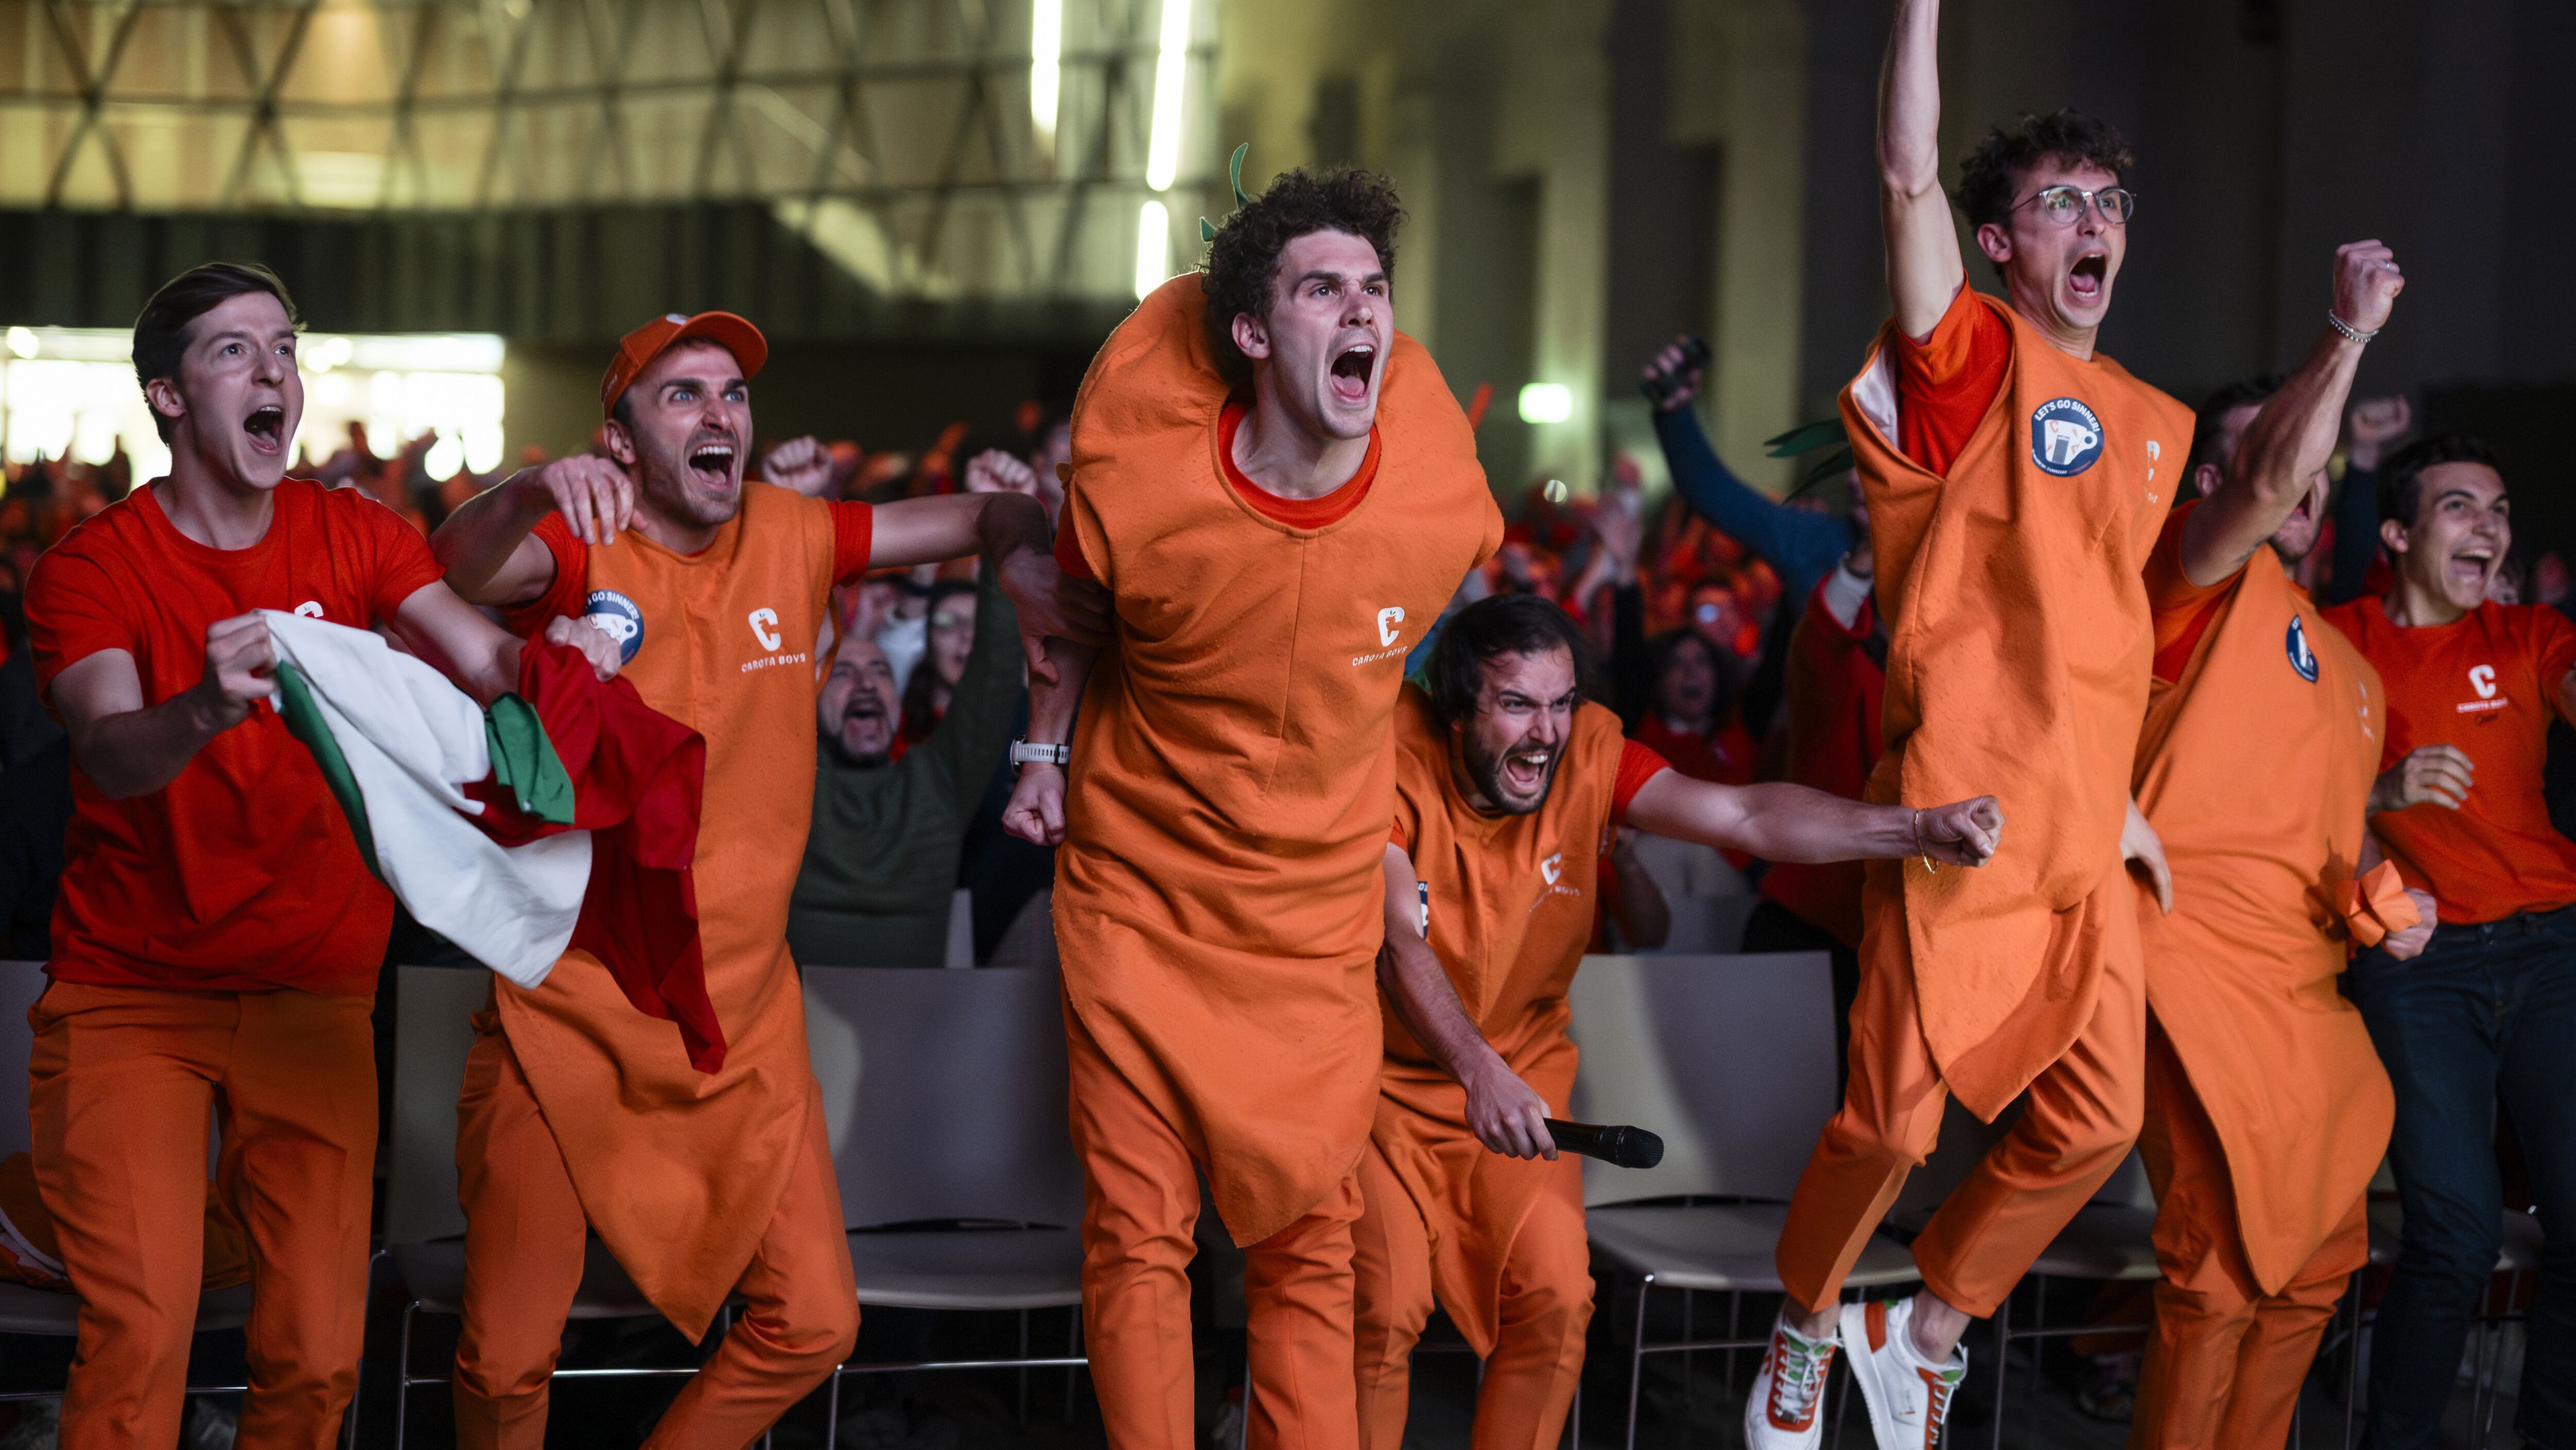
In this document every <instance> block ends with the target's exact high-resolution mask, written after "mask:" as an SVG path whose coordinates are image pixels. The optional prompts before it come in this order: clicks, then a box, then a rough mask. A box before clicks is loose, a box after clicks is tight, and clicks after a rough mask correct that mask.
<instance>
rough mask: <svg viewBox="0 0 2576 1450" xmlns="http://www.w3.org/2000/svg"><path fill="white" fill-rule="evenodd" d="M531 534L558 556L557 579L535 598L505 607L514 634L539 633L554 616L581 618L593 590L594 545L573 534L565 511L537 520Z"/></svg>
mask: <svg viewBox="0 0 2576 1450" xmlns="http://www.w3.org/2000/svg"><path fill="white" fill-rule="evenodd" d="M528 537H529V538H532V539H534V540H536V541H537V542H538V543H540V544H543V545H545V546H546V552H547V553H549V554H552V555H554V556H555V581H554V582H553V583H552V584H549V585H547V586H546V592H545V593H543V594H541V595H539V596H537V597H536V598H535V599H532V600H530V601H528V602H527V603H525V604H514V605H509V606H506V607H504V608H503V609H502V611H501V623H502V624H503V625H505V626H507V627H508V628H509V630H510V632H511V633H513V634H522V635H534V634H536V633H537V632H538V631H540V630H542V629H544V628H545V627H546V621H547V620H550V619H555V618H559V617H567V616H568V617H572V618H579V617H580V615H581V612H582V605H583V603H584V601H585V600H586V599H587V597H588V596H589V593H590V545H588V544H585V543H583V542H582V541H581V540H579V539H577V538H574V537H573V532H572V526H571V525H570V524H567V523H565V522H564V519H563V515H562V514H559V513H550V514H548V515H546V516H545V517H544V518H542V519H539V520H537V526H536V527H535V528H533V529H530V530H529V531H528Z"/></svg>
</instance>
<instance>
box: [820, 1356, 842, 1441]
mask: <svg viewBox="0 0 2576 1450" xmlns="http://www.w3.org/2000/svg"><path fill="white" fill-rule="evenodd" d="M823 1416H824V1418H823V1450H840V1444H841V1366H839V1365H837V1364H836V1365H834V1366H832V1388H831V1392H830V1393H829V1395H828V1396H826V1397H825V1399H824V1401H823Z"/></svg>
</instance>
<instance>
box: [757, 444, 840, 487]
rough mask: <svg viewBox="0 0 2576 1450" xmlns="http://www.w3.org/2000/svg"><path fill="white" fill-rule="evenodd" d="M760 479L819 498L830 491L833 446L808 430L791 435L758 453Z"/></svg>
mask: <svg viewBox="0 0 2576 1450" xmlns="http://www.w3.org/2000/svg"><path fill="white" fill-rule="evenodd" d="M760 481H761V482H763V483H766V484H770V485H773V486H775V487H778V488H783V489H786V490H787V491H789V492H790V493H801V494H803V495H805V496H806V497H807V498H822V497H824V496H825V495H827V494H829V493H830V492H831V491H832V450H831V449H829V448H826V447H824V446H823V443H822V440H820V439H818V438H816V437H814V436H813V435H812V434H810V433H809V434H807V435H805V436H804V437H802V438H790V439H788V440H787V441H786V442H784V443H781V444H779V445H778V446H777V447H775V448H772V449H770V450H769V451H768V452H767V453H764V454H762V455H760Z"/></svg>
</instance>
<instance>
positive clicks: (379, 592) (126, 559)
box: [27, 478, 441, 994]
mask: <svg viewBox="0 0 2576 1450" xmlns="http://www.w3.org/2000/svg"><path fill="white" fill-rule="evenodd" d="M158 489H159V485H157V484H156V485H154V486H152V487H147V488H138V489H136V490H135V491H134V492H133V493H132V494H130V495H128V496H127V497H126V498H124V499H122V500H120V501H119V502H116V503H113V504H110V505H108V506H107V507H106V508H105V509H103V510H101V511H100V512H99V513H98V515H97V516H96V517H93V518H91V519H89V520H88V521H86V522H84V523H82V524H81V525H80V526H79V527H78V528H75V529H73V530H72V531H71V533H69V534H68V535H66V536H65V537H64V539H63V541H62V542H61V543H59V544H56V545H55V546H54V547H53V548H52V549H51V550H49V551H47V553H46V554H45V556H44V557H43V558H41V559H39V560H37V561H36V567H35V569H34V571H33V572H32V573H31V575H30V577H29V579H28V581H27V633H28V637H29V639H30V641H31V642H32V644H33V647H34V650H35V667H36V683H37V685H38V687H39V688H40V689H41V690H43V691H44V692H45V694H46V698H47V700H48V701H49V702H50V700H51V697H52V690H53V681H54V677H55V676H56V675H58V674H60V673H62V671H63V670H64V668H65V667H67V666H69V665H72V664H75V663H77V662H78V661H80V660H83V659H86V658H88V657H89V656H90V655H93V654H96V653H98V652H99V651H101V650H111V649H115V650H124V651H125V652H126V653H128V654H130V655H132V656H133V657H134V670H135V674H136V676H137V677H138V678H139V679H140V680H141V681H142V685H143V700H144V703H145V704H146V705H158V704H160V703H162V702H163V701H165V700H168V699H170V698H171V697H172V696H174V695H178V694H182V693H184V692H186V691H187V690H189V689H192V688H194V687H195V686H196V684H197V683H198V681H200V680H201V679H203V678H204V677H205V673H206V627H207V626H208V625H211V624H213V623H215V622H216V621H218V620H224V619H230V618H232V617H233V616H235V615H238V614H244V613H247V612H249V611H251V610H254V609H277V610H285V611H288V612H291V613H296V614H303V615H307V616H310V617H313V618H318V619H327V620H329V621H331V622H332V623H334V624H345V625H350V626H353V627H355V628H359V629H364V628H367V627H369V626H372V625H375V624H378V623H381V622H383V621H387V620H390V619H392V618H393V616H394V612H395V611H396V610H397V609H399V608H401V607H402V603H403V601H404V600H406V599H408V598H410V597H411V596H412V594H413V593H414V592H416V591H418V590H419V589H421V588H423V587H425V586H427V585H430V584H434V583H436V582H437V581H438V578H439V574H440V572H441V571H440V569H439V567H438V561H437V560H436V559H434V558H432V557H430V552H429V545H428V544H427V543H426V542H425V541H424V540H423V539H422V538H421V536H420V534H419V533H418V532H417V531H416V530H414V529H413V528H412V527H411V526H410V525H408V524H406V523H404V522H403V520H402V517H401V515H399V514H396V513H395V512H394V511H393V510H391V509H388V508H386V507H385V506H384V505H382V504H380V503H377V502H375V501H374V500H373V499H370V498H368V497H367V496H366V495H364V494H362V493H360V492H358V491H357V490H356V489H337V490H334V489H326V488H324V487H322V485H320V484H318V483H310V482H306V481H304V480H302V479H292V478H290V479H288V480H286V481H285V482H283V483H281V484H279V485H278V486H277V491H276V493H275V495H274V497H275V500H276V504H275V508H276V512H275V514H274V516H273V517H272V518H271V520H270V523H269V527H268V536H267V537H266V538H263V539H261V540H260V541H259V542H258V543H257V544H254V545H252V546H251V547H249V548H247V549H215V548H209V547H208V546H206V545H204V544H200V543H198V542H196V541H195V540H193V539H190V538H189V537H187V536H186V535H185V534H182V533H180V532H179V530H178V528H177V527H176V526H175V525H173V524H172V523H171V522H170V520H169V517H168V516H167V515H165V514H164V513H162V512H161V505H160V501H159V498H158ZM72 801H73V814H72V823H71V828H70V830H69V831H68V832H67V833H66V835H65V839H64V843H63V849H64V857H65V862H66V864H65V866H64V869H63V879H62V892H61V895H60V896H59V897H58V898H57V899H56V901H55V904H54V942H53V959H52V960H51V961H49V962H48V963H46V970H47V971H49V972H50V973H52V974H53V975H54V976H55V977H57V978H59V979H61V980H63V981H68V982H87V983H91V984H94V985H99V986H112V987H168V988H178V989H185V990H193V991H227V992H244V991H261V990H266V989H270V988H277V987H293V988H297V989H299V990H303V991H308V992H334V993H346V994H357V993H363V992H370V991H373V990H374V989H375V984H376V968H377V966H378V964H379V963H380V962H381V961H382V960H383V958H384V951H385V939H386V936H387V934H388V933H389V932H390V931H391V930H392V927H393V908H394V902H393V894H392V893H391V892H389V891H387V890H386V889H385V887H384V886H383V884H382V883H380V882H378V881H377V880H376V878H375V877H374V876H373V875H372V874H371V873H369V872H368V870H367V867H366V864H365V863H364V862H363V861H361V860H360V859H359V857H358V847H357V842H356V840H355V839H354V838H353V837H351V835H350V834H349V826H348V821H347V819H346V818H345V817H344V816H342V815H341V813H340V807H339V805H338V803H337V802H335V801H333V800H332V798H331V793H330V791H329V789H328V788H327V787H326V786H324V784H323V783H322V773H321V771H320V769H319V768H318V767H316V766H315V765H314V763H313V756H312V753H311V752H310V751H308V750H306V749H305V748H304V746H303V745H302V744H301V743H299V742H298V741H297V740H295V738H294V737H292V736H290V735H288V734H287V733H286V726H285V723H284V722H283V721H281V720H280V719H279V718H278V717H277V715H276V713H275V712H274V711H272V710H270V709H268V708H267V707H266V706H260V707H258V708H257V709H255V710H254V711H253V712H252V714H251V717H250V718H249V719H247V720H245V721H243V722H242V723H241V724H239V725H236V726H234V727H233V728H232V729H230V730H227V731H225V732H224V733H223V734H221V735H218V736H216V737H215V738H214V739H213V740H211V741H209V742H207V744H206V746H205V748H203V749H201V750H199V751H198V752H197V753H196V755H195V757H194V758H192V759H191V760H190V761H189V762H188V764H187V766H186V767H185V768H184V769H182V770H181V771H180V772H179V775H178V778H177V779H175V780H173V781H171V782H170V784H169V785H167V786H165V787H163V788H162V789H160V790H158V791H155V792H153V793H152V794H150V795H144V796H136V797H133V798H131V799H128V800H109V799H108V798H107V797H106V796H104V795H101V794H100V793H99V791H98V788H97V787H96V786H94V785H92V784H91V783H90V779H89V775H88V773H87V772H85V771H84V770H82V769H81V766H80V763H79V762H78V761H77V760H75V761H74V762H73V765H72Z"/></svg>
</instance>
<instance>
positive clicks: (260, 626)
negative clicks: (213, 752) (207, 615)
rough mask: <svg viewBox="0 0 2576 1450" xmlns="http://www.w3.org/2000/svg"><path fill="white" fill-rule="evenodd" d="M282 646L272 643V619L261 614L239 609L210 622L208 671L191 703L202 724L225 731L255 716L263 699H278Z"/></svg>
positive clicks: (191, 693) (213, 732)
mask: <svg viewBox="0 0 2576 1450" xmlns="http://www.w3.org/2000/svg"><path fill="white" fill-rule="evenodd" d="M276 669H277V650H276V648H275V647H274V646H272V645H271V644H270V643H269V639H268V622H267V621H266V620H263V619H261V618H260V617H259V616H258V615H257V614H236V615H234V616H233V617H232V618H230V619H218V620H216V621H215V622H214V623H212V624H210V625H207V626H206V673H205V676H204V678H202V679H200V680H198V681H197V683H196V685H195V686H194V687H193V688H191V689H190V690H189V691H188V708H189V713H190V715H191V716H193V717H194V718H195V721H196V724H197V727H198V728H199V729H201V730H203V731H204V732H205V733H206V734H208V735H220V734H222V733H223V732H224V731H227V730H230V729H231V728H233V727H234V726H236V725H239V724H240V723H241V722H243V721H244V720H247V719H249V718H250V712H251V707H252V706H253V705H254V704H256V703H258V702H259V701H261V700H268V701H272V702H274V701H275V700H276V698H277V682H276V681H275V679H274V678H272V676H273V674H274V672H275V671H276Z"/></svg>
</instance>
